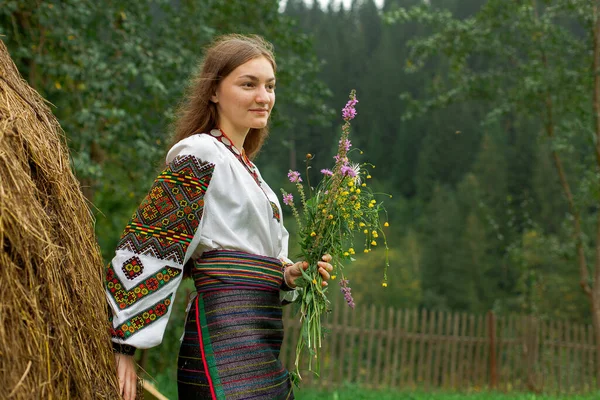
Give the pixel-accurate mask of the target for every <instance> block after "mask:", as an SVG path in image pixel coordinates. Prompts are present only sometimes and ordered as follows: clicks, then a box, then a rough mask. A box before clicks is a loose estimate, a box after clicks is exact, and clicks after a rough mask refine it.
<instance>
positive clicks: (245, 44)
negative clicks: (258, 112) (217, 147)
mask: <svg viewBox="0 0 600 400" xmlns="http://www.w3.org/2000/svg"><path fill="white" fill-rule="evenodd" d="M258 57H265V58H266V59H267V60H268V61H269V62H270V63H271V65H272V66H273V71H274V72H275V71H276V70H277V65H276V64H275V55H274V53H273V45H272V44H271V43H269V42H268V41H266V40H265V39H263V38H262V37H261V36H258V35H240V34H228V35H222V36H219V37H217V38H216V39H215V40H214V41H213V42H212V43H211V44H210V45H209V46H208V47H207V48H206V49H205V52H204V59H203V61H202V63H201V64H200V66H199V68H198V70H197V72H196V74H195V75H194V76H193V78H192V79H191V81H190V84H189V85H188V89H187V91H186V94H185V96H184V99H183V101H182V103H181V105H180V106H179V109H178V110H177V116H176V119H175V122H174V124H173V132H174V134H173V138H172V143H171V146H172V145H174V144H175V143H177V142H179V141H180V140H182V139H185V138H187V137H189V136H191V135H193V134H195V133H200V132H209V131H210V130H211V129H214V128H216V127H217V124H218V121H219V119H218V112H217V106H216V104H215V103H213V102H212V101H210V98H211V96H212V95H213V94H215V93H216V91H217V87H218V86H219V83H220V82H221V81H222V80H223V79H225V77H226V76H227V75H229V74H230V73H231V72H232V71H233V70H234V69H236V68H237V67H239V66H240V65H242V64H244V63H246V62H248V61H250V60H252V59H254V58H258ZM268 134H269V129H268V126H265V127H264V128H260V129H255V128H251V129H250V131H249V132H248V135H246V139H245V140H244V151H245V152H246V155H247V156H248V157H249V158H251V159H253V158H254V157H255V156H256V154H257V153H258V152H259V150H260V148H261V147H262V145H263V143H264V141H265V139H266V138H267V136H268Z"/></svg>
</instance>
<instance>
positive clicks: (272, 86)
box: [267, 85, 275, 90]
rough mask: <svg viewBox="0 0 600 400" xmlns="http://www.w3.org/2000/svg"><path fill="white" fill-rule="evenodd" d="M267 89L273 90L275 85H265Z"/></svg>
mask: <svg viewBox="0 0 600 400" xmlns="http://www.w3.org/2000/svg"><path fill="white" fill-rule="evenodd" d="M267 89H269V90H275V85H267Z"/></svg>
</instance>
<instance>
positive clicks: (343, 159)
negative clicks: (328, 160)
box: [333, 154, 348, 165]
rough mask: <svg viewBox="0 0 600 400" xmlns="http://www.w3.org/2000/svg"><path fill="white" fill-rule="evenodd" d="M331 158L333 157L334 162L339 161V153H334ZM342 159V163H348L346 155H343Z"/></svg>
mask: <svg viewBox="0 0 600 400" xmlns="http://www.w3.org/2000/svg"><path fill="white" fill-rule="evenodd" d="M333 158H334V159H335V162H336V163H338V162H340V155H339V154H336V155H335V156H333ZM342 161H343V162H344V165H346V164H348V157H343V158H342Z"/></svg>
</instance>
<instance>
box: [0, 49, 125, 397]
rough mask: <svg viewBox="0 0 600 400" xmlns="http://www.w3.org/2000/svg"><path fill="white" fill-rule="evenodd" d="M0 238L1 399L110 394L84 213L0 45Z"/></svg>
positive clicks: (52, 126)
mask: <svg viewBox="0 0 600 400" xmlns="http://www.w3.org/2000/svg"><path fill="white" fill-rule="evenodd" d="M0 242H1V243H2V247H1V248H0V398H1V399H61V400H62V399H117V398H119V396H118V394H117V393H118V392H117V391H118V383H117V380H116V376H115V372H114V357H113V355H112V352H111V349H110V338H109V336H108V330H107V319H106V316H107V314H106V302H105V299H104V294H103V286H102V280H103V279H102V277H103V265H102V259H101V256H100V252H99V248H98V245H97V243H96V241H95V236H94V229H93V220H92V215H91V214H90V211H89V208H88V207H87V203H86V200H85V198H84V196H83V194H82V192H81V189H80V187H79V183H78V181H77V179H76V178H75V176H74V175H73V173H72V172H71V169H70V165H69V158H68V151H67V147H66V145H65V138H64V134H63V132H62V130H61V128H60V126H59V124H58V121H57V120H56V118H55V117H54V116H53V115H52V113H51V112H50V109H49V108H48V106H47V105H46V104H45V103H44V100H43V99H42V97H41V96H40V95H39V94H38V93H37V92H36V91H35V90H33V89H32V88H31V87H29V86H28V85H27V83H26V82H25V81H24V80H23V79H21V77H20V75H19V73H18V71H17V68H16V66H15V65H14V63H13V62H12V60H11V58H10V56H9V54H8V51H7V49H6V46H5V45H4V43H2V41H0Z"/></svg>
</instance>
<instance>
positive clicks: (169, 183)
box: [106, 129, 295, 350]
mask: <svg viewBox="0 0 600 400" xmlns="http://www.w3.org/2000/svg"><path fill="white" fill-rule="evenodd" d="M166 162H167V169H166V170H165V171H164V172H163V173H162V174H161V175H160V176H159V177H158V178H157V179H156V181H155V183H154V185H153V186H152V188H151V190H150V192H149V194H148V195H147V196H146V198H145V199H144V201H143V202H142V204H141V205H140V207H139V208H138V210H137V211H136V213H135V214H134V215H133V217H132V219H131V221H130V223H129V225H127V227H126V228H125V232H124V233H123V236H122V237H121V240H120V242H119V244H118V246H117V250H116V254H115V256H114V258H113V259H112V261H111V263H110V264H109V266H108V268H107V276H106V294H107V298H108V303H109V304H110V307H111V311H112V317H111V323H112V326H111V333H112V336H113V339H112V340H113V342H114V343H118V344H121V345H128V346H133V347H134V348H149V347H153V346H156V345H158V344H159V343H160V342H161V341H162V337H163V334H164V330H165V328H166V324H167V320H168V318H169V315H170V314H171V304H172V302H173V300H174V298H175V292H176V290H177V287H178V286H179V284H180V283H181V280H182V276H183V267H184V265H185V264H186V263H187V262H188V261H189V260H190V259H193V258H197V257H200V256H201V255H202V253H203V252H206V251H209V250H218V249H223V250H237V251H244V252H248V253H252V254H259V255H263V256H268V257H273V258H278V259H280V260H282V261H283V262H285V263H290V262H291V261H290V260H289V259H288V237H289V235H288V232H287V230H286V229H285V227H284V226H283V219H282V212H281V206H280V204H279V200H278V198H277V195H276V194H275V193H274V192H273V191H272V190H271V188H270V187H269V186H268V185H267V184H266V183H265V182H264V181H263V179H262V177H261V175H260V172H259V171H258V168H256V166H255V165H254V164H253V163H252V162H251V161H250V160H248V159H247V158H246V157H245V154H241V153H240V151H238V149H237V148H235V147H234V146H233V144H232V143H231V142H230V141H229V139H228V138H227V137H226V136H225V135H223V133H222V132H221V131H219V130H216V129H215V130H212V131H211V132H210V133H209V134H196V135H193V136H190V137H188V138H186V139H184V140H182V141H180V142H179V143H177V144H175V146H173V147H172V148H171V150H170V151H169V153H168V154H167V158H166ZM290 295H292V296H291V297H290ZM294 296H295V293H294V292H291V293H288V295H287V296H285V297H287V299H288V300H292V299H293V297H294ZM125 347H126V346H125ZM133 350H135V349H133Z"/></svg>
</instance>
